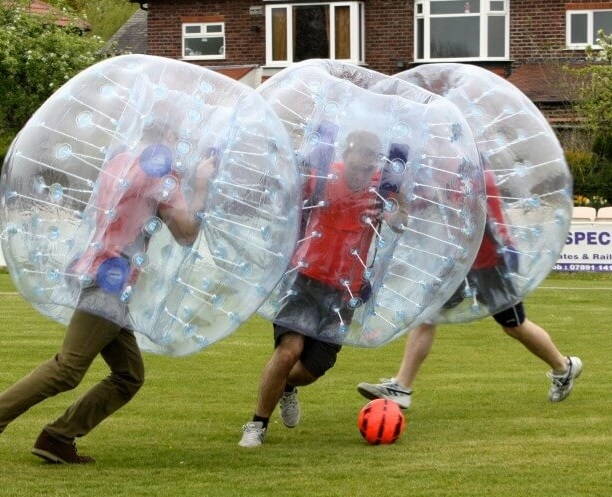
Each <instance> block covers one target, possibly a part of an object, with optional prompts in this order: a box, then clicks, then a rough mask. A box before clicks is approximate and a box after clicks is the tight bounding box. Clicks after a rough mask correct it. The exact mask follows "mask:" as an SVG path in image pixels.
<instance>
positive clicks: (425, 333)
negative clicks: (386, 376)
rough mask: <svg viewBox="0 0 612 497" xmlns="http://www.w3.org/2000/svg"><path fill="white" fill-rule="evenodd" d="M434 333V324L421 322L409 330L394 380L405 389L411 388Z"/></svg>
mask: <svg viewBox="0 0 612 497" xmlns="http://www.w3.org/2000/svg"><path fill="white" fill-rule="evenodd" d="M435 335H436V325H435V324H422V325H420V326H418V327H417V328H415V329H414V330H412V331H411V332H410V334H409V335H408V339H407V340H406V347H405V349H404V357H403V358H402V363H401V365H400V368H399V371H398V372H397V376H396V381H397V382H398V383H399V384H400V385H401V386H403V387H405V388H407V389H411V388H412V383H413V382H414V380H415V378H416V376H417V374H418V372H419V369H420V367H421V364H423V361H425V359H426V358H427V356H428V355H429V352H430V350H431V347H432V346H433V343H434V338H435Z"/></svg>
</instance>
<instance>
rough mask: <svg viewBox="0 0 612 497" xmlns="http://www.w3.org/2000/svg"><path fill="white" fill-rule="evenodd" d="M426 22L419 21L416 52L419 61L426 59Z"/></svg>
mask: <svg viewBox="0 0 612 497" xmlns="http://www.w3.org/2000/svg"><path fill="white" fill-rule="evenodd" d="M424 26H425V20H424V19H417V40H416V44H417V46H416V52H417V59H423V58H424V57H425V29H424Z"/></svg>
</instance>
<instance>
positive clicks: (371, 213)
mask: <svg viewBox="0 0 612 497" xmlns="http://www.w3.org/2000/svg"><path fill="white" fill-rule="evenodd" d="M381 148H382V145H381V142H380V140H379V139H378V137H376V135H374V134H372V133H369V132H365V131H356V132H352V133H350V134H349V135H348V136H347V138H346V143H345V148H344V151H343V154H342V162H337V163H333V164H332V165H331V171H330V172H331V173H332V174H331V175H330V177H332V178H334V179H333V180H329V181H327V182H326V184H325V185H324V188H322V192H321V199H322V201H321V202H320V203H319V202H318V201H317V202H314V203H313V205H317V207H316V208H313V209H311V210H310V212H311V214H310V216H309V217H308V219H307V222H306V223H305V228H304V237H303V240H301V241H300V243H298V247H297V249H296V251H295V253H294V255H293V258H292V264H291V265H292V267H293V268H294V270H295V271H297V273H298V274H297V277H296V280H295V281H294V282H293V284H292V286H291V288H290V289H288V291H287V294H286V297H285V299H284V305H283V307H282V308H281V309H280V310H279V312H278V313H277V315H276V317H275V318H274V343H275V348H274V352H273V354H272V357H271V358H270V359H269V361H268V363H267V364H266V366H265V367H264V370H263V373H262V377H261V381H260V385H259V395H258V400H257V405H256V408H255V412H254V415H253V418H252V421H250V422H248V423H246V424H245V425H244V427H243V436H242V439H241V440H240V443H239V445H240V446H242V447H258V446H260V445H261V444H262V443H263V442H264V440H265V437H266V433H267V428H268V422H269V419H270V416H271V415H272V413H273V411H274V409H275V407H276V405H277V404H278V403H279V401H280V417H281V420H282V421H283V423H284V424H285V426H287V427H289V428H292V427H294V426H296V425H297V424H298V423H299V421H300V407H299V403H298V401H297V395H296V393H297V390H296V387H300V386H305V385H309V384H311V383H313V382H315V381H316V380H317V379H318V378H320V377H321V376H323V375H324V374H325V372H326V371H328V370H329V369H330V368H331V367H333V365H334V364H335V362H336V357H337V355H338V352H339V351H340V348H341V346H340V345H339V343H341V342H342V341H341V340H339V339H338V338H339V337H340V336H341V335H342V334H343V333H344V332H346V330H347V328H348V326H349V325H350V322H351V318H352V315H353V308H354V307H355V306H354V305H353V304H354V302H355V299H359V298H361V297H363V296H364V294H363V293H362V288H363V287H364V278H363V273H364V268H363V263H362V261H364V260H367V257H368V251H369V248H370V246H371V244H372V240H373V237H374V235H375V223H368V222H367V220H368V219H369V220H378V219H379V218H380V217H382V206H381V205H380V202H379V196H378V194H377V192H376V189H377V188H378V186H379V185H378V183H379V182H380V176H381V174H380V171H379V167H378V166H379V161H380V159H381V157H382V150H381ZM316 181H317V180H316V174H313V178H312V181H311V182H310V183H307V184H306V192H305V195H304V197H305V198H307V199H308V198H312V196H313V192H314V191H316V188H317V183H316ZM399 212H401V209H400V210H398V213H399ZM401 215H402V214H399V216H401ZM364 220H365V222H364ZM386 221H387V222H389V224H390V225H391V226H392V228H393V226H394V220H393V219H389V218H387V219H386ZM376 222H378V221H376ZM364 299H365V297H364ZM334 336H335V337H336V340H334Z"/></svg>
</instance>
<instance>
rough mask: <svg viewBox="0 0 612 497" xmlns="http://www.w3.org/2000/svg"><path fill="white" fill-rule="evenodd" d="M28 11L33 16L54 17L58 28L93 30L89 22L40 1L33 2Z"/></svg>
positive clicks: (33, 0)
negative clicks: (74, 27) (69, 26)
mask: <svg viewBox="0 0 612 497" xmlns="http://www.w3.org/2000/svg"><path fill="white" fill-rule="evenodd" d="M4 3H5V4H8V5H10V3H11V2H10V1H6V2H4ZM28 10H29V11H30V12H31V13H32V14H39V15H50V16H52V17H54V18H55V24H56V25H58V26H68V25H71V24H72V25H74V26H76V27H77V28H79V29H81V30H82V31H89V30H90V29H91V26H90V24H89V23H88V22H87V21H84V20H83V19H79V18H78V17H76V16H71V15H66V14H64V13H63V12H62V11H61V10H60V9H58V8H57V7H53V6H52V5H49V4H48V3H45V2H41V1H40V0H32V1H31V2H30V5H29V8H28Z"/></svg>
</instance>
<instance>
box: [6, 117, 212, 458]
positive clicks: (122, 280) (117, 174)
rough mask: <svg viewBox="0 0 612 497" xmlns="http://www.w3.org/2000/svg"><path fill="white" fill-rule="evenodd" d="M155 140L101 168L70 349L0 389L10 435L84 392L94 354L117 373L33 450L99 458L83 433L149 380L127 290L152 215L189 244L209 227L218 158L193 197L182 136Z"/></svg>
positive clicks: (48, 429) (76, 266)
mask: <svg viewBox="0 0 612 497" xmlns="http://www.w3.org/2000/svg"><path fill="white" fill-rule="evenodd" d="M156 138H157V139H159V140H160V141H159V142H154V143H152V144H150V145H149V146H147V147H143V149H142V151H141V153H140V154H130V153H122V154H118V155H116V156H115V157H113V158H111V159H110V160H109V162H108V163H107V164H106V165H105V166H104V167H103V168H102V170H101V172H100V176H99V178H98V182H97V184H96V188H95V193H94V194H93V195H92V199H91V203H90V205H89V206H88V209H87V210H86V211H85V215H86V216H91V217H92V218H93V219H92V221H93V222H92V225H93V226H95V229H94V232H93V234H92V237H91V241H90V243H89V244H88V248H87V249H86V250H85V252H84V253H83V254H82V255H81V256H80V257H79V258H78V259H77V260H76V261H75V262H74V263H72V264H71V267H70V270H69V272H70V273H71V274H72V275H73V276H74V279H75V280H77V281H79V282H80V283H81V285H83V288H82V289H80V295H79V302H78V304H77V309H75V311H74V314H73V316H72V319H71V320H70V323H69V324H68V327H67V329H66V334H65V337H64V341H63V343H62V347H61V349H60V351H59V352H58V353H57V354H56V355H55V356H54V357H52V358H51V359H50V360H48V361H46V362H44V363H42V364H41V365H40V366H39V367H38V368H36V369H35V370H34V371H32V373H30V374H29V375H28V376H26V377H24V378H23V379H21V380H20V381H18V382H17V383H15V384H14V385H13V386H12V387H10V388H8V389H7V390H5V391H4V392H2V394H0V433H1V432H2V431H4V429H5V428H6V427H7V425H8V424H9V423H10V422H11V421H13V420H14V419H16V418H17V417H19V416H20V415H21V414H23V413H24V412H25V411H27V410H28V409H29V408H30V407H32V406H34V405H36V404H38V403H39V402H42V401H43V400H45V399H47V398H49V397H52V396H54V395H57V394H58V393H61V392H65V391H67V390H71V389H73V388H76V387H77V386H78V385H79V383H80V382H81V380H82V379H83V377H84V375H85V373H86V372H87V370H88V369H89V367H90V366H91V363H92V362H93V360H94V359H95V358H96V357H97V356H98V355H100V356H102V358H103V359H104V361H105V362H106V364H107V365H108V367H109V369H110V374H109V376H108V377H107V378H105V379H103V380H102V381H100V382H99V383H98V384H96V385H94V386H93V387H92V388H91V389H89V390H88V391H87V392H85V393H84V394H83V396H81V397H80V398H79V399H78V400H77V401H76V402H74V403H73V404H72V405H71V406H70V407H69V408H68V409H67V410H66V411H65V412H64V414H63V415H61V416H60V417H59V418H58V419H56V420H55V421H53V422H52V423H49V424H47V425H46V426H45V427H44V428H43V430H42V432H41V433H40V435H39V436H38V439H37V440H36V442H35V444H34V448H33V449H32V453H33V454H35V455H37V456H39V457H41V458H43V459H45V460H47V461H50V462H53V463H64V464H87V463H91V462H94V459H93V458H91V457H88V456H83V455H80V454H78V453H77V450H76V445H75V442H74V440H75V438H76V437H82V436H85V435H86V434H87V433H89V432H90V431H91V430H92V429H93V428H95V427H96V426H97V425H98V424H99V423H100V422H102V421H103V420H104V419H106V418H107V417H108V416H110V415H111V414H112V413H113V412H115V411H116V410H117V409H119V408H121V407H123V406H124V405H125V404H127V403H128V402H129V401H130V400H131V399H132V398H133V397H134V395H136V393H137V392H138V390H139V389H140V387H141V386H142V384H143V382H144V364H143V360H142V356H141V353H140V349H139V347H138V344H137V342H136V338H135V336H134V332H133V331H132V330H131V329H129V328H127V327H125V321H126V320H125V317H126V315H127V312H128V311H127V304H126V303H124V302H123V301H122V300H121V298H120V295H121V293H122V292H123V291H124V290H125V289H126V287H127V286H128V285H130V284H133V283H134V282H135V280H136V278H137V276H138V268H137V267H136V266H135V265H134V260H133V257H132V256H134V255H137V254H139V253H142V254H144V252H145V251H146V248H147V242H148V237H147V234H146V229H145V228H146V226H147V224H148V223H150V222H151V219H152V218H155V219H158V220H159V222H160V223H161V222H164V223H165V224H166V225H167V226H168V229H169V230H170V232H171V233H172V235H173V236H174V237H175V239H176V240H177V241H178V242H179V243H182V244H192V243H193V242H194V241H195V240H196V238H197V236H198V233H199V231H200V218H199V217H198V216H197V213H198V211H200V210H201V209H203V208H204V205H205V204H204V203H205V201H206V192H207V188H208V181H209V177H210V176H211V174H212V172H213V170H214V158H212V157H211V158H210V159H208V160H205V161H203V162H202V163H201V164H200V165H199V166H198V168H197V170H196V172H195V179H194V182H195V184H194V195H193V198H192V199H190V202H189V203H188V202H187V201H186V199H185V198H184V197H183V195H182V193H181V192H182V189H181V185H180V178H179V177H178V176H177V175H176V174H175V173H174V172H173V164H174V161H175V158H174V151H173V148H172V147H173V144H174V143H175V141H176V140H175V138H176V137H175V136H174V134H173V133H172V132H171V131H168V130H166V129H164V128H163V127H162V129H161V130H159V133H158V134H156ZM83 226H86V227H87V229H90V227H89V226H90V225H83Z"/></svg>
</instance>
